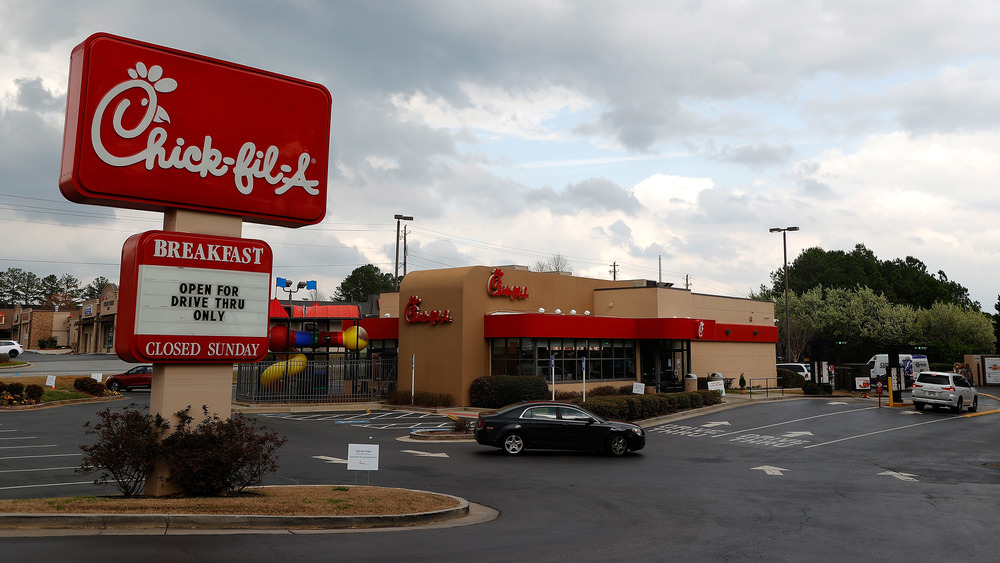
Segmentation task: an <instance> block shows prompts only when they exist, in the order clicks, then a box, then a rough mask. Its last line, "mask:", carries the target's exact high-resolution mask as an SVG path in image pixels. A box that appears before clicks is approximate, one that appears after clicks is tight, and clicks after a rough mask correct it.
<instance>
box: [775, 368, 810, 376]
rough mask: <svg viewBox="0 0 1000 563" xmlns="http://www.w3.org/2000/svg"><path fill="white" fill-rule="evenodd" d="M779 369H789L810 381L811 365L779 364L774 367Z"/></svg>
mask: <svg viewBox="0 0 1000 563" xmlns="http://www.w3.org/2000/svg"><path fill="white" fill-rule="evenodd" d="M774 367H775V368H777V369H787V370H789V371H794V372H795V373H797V374H799V375H801V376H802V377H804V378H806V379H809V373H810V371H809V364H777V365H775V366H774Z"/></svg>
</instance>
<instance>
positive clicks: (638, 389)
mask: <svg viewBox="0 0 1000 563" xmlns="http://www.w3.org/2000/svg"><path fill="white" fill-rule="evenodd" d="M632 392H633V393H635V394H636V395H643V394H645V393H646V384H645V383H639V382H638V381H636V382H635V383H633V384H632Z"/></svg>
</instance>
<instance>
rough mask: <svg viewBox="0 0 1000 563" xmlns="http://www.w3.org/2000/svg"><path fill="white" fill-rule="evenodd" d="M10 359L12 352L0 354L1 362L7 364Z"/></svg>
mask: <svg viewBox="0 0 1000 563" xmlns="http://www.w3.org/2000/svg"><path fill="white" fill-rule="evenodd" d="M9 361H10V354H7V353H3V354H0V364H6V363H7V362H9Z"/></svg>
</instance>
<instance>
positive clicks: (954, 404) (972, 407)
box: [912, 371, 979, 413]
mask: <svg viewBox="0 0 1000 563" xmlns="http://www.w3.org/2000/svg"><path fill="white" fill-rule="evenodd" d="M912 399H913V408H915V409H917V410H918V411H922V410H924V407H925V406H927V405H930V406H932V407H934V408H935V409H936V408H938V407H945V406H947V407H950V408H951V412H954V413H960V412H962V407H968V408H969V412H976V411H977V410H979V393H978V392H977V391H976V388H975V387H973V386H972V384H971V383H969V380H967V379H965V376H963V375H959V374H957V373H951V372H944V371H925V372H923V373H921V374H918V375H917V378H916V379H915V380H914V381H913V395H912Z"/></svg>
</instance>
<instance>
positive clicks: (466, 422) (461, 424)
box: [451, 416, 472, 434]
mask: <svg viewBox="0 0 1000 563" xmlns="http://www.w3.org/2000/svg"><path fill="white" fill-rule="evenodd" d="M451 430H452V432H459V433H462V434H468V433H470V432H472V420H470V419H469V418H466V417H464V416H456V417H455V418H454V419H453V420H452V422H451Z"/></svg>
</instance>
